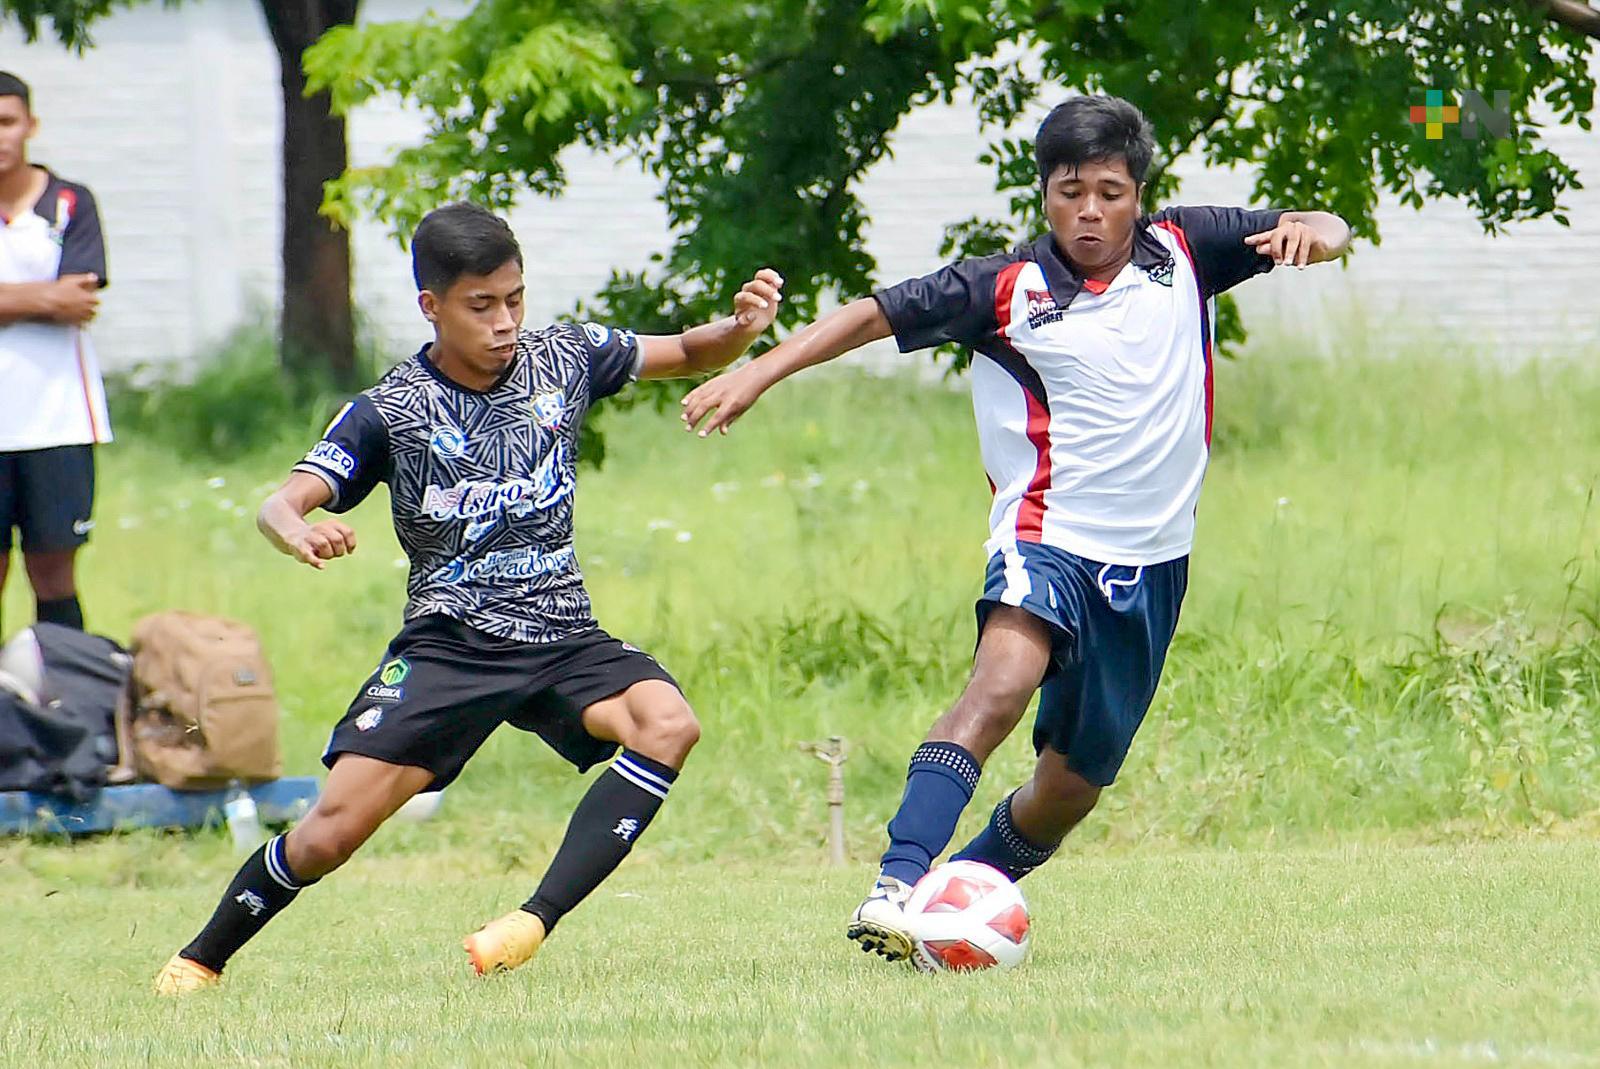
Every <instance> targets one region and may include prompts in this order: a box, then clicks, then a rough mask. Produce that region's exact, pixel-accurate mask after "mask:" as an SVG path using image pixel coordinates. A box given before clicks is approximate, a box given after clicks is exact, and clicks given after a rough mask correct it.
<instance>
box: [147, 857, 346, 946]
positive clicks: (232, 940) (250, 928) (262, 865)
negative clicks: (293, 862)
mask: <svg viewBox="0 0 1600 1069" xmlns="http://www.w3.org/2000/svg"><path fill="white" fill-rule="evenodd" d="M315 882H316V881H315V880H300V879H297V878H296V877H295V874H294V873H293V872H291V871H290V870H289V862H288V860H287V858H286V857H285V856H284V849H283V836H281V835H280V836H278V837H277V838H275V839H273V840H271V841H270V842H268V843H267V844H266V845H265V846H263V847H262V848H261V849H259V850H257V851H256V852H255V853H253V854H251V855H250V857H249V859H248V860H246V861H245V863H244V864H243V865H241V866H239V872H238V874H237V875H236V876H234V878H233V882H232V883H230V884H229V885H228V889H227V891H225V892H224V893H223V895H222V901H221V902H219V903H217V911H216V912H215V913H213V914H212V915H211V919H210V920H209V921H207V922H206V926H205V927H204V928H203V929H201V931H200V934H199V935H197V936H195V937H194V942H192V943H190V944H189V945H188V946H186V947H184V948H183V949H182V950H180V951H178V953H179V954H180V955H182V956H183V957H185V958H188V959H189V960H190V961H197V962H199V963H200V964H201V965H204V966H205V967H206V968H208V969H211V970H212V971H214V972H221V971H222V967H223V966H224V965H226V964H227V963H228V959H229V958H231V957H233V955H234V954H235V953H236V952H237V951H238V949H239V948H240V947H242V946H244V945H245V944H246V943H247V942H249V941H250V940H251V938H253V937H254V936H255V934H256V933H257V932H259V931H260V930H261V929H262V928H265V927H266V925H267V922H268V921H270V920H271V919H272V918H273V917H276V916H277V915H278V914H279V913H280V912H281V911H282V910H283V909H284V908H285V907H286V906H288V905H289V903H290V902H293V901H294V899H295V896H296V895H298V894H299V893H300V890H301V888H303V887H309V886H310V885H311V884H313V883H315Z"/></svg>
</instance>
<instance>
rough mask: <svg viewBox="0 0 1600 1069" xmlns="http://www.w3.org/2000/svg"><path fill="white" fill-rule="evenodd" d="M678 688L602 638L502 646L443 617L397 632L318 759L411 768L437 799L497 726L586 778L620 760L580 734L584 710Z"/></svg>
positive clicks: (622, 646)
mask: <svg viewBox="0 0 1600 1069" xmlns="http://www.w3.org/2000/svg"><path fill="white" fill-rule="evenodd" d="M646 679H660V680H663V681H665V682H667V683H671V684H672V685H673V686H677V685H678V683H677V680H675V679H673V678H672V676H671V675H670V674H669V673H668V672H667V670H666V669H665V668H662V667H661V665H659V664H657V663H656V660H655V658H654V657H651V656H650V655H649V654H647V653H644V652H643V651H641V650H638V649H636V648H634V647H633V646H630V645H628V644H627V643H625V642H619V641H618V640H617V639H614V638H612V637H611V636H610V635H608V634H606V633H605V632H604V631H602V630H601V629H600V628H598V627H596V628H595V629H594V630H592V631H585V632H583V633H582V634H579V635H572V636H569V637H567V638H563V639H558V640H557V641H555V642H543V643H530V642H517V641H515V640H513V639H508V638H498V637H496V636H494V635H489V634H485V633H484V632H482V631H479V630H477V629H476V628H473V627H468V626H467V625H466V624H464V623H462V622H460V621H459V620H454V619H451V618H450V617H448V616H419V617H417V618H416V619H414V620H410V621H408V622H407V623H406V625H405V626H404V627H402V628H401V629H400V633H399V634H398V635H396V636H395V638H394V641H393V642H391V643H389V648H388V650H387V651H385V653H384V655H383V661H382V663H381V664H379V665H378V668H377V670H376V671H374V672H373V673H372V676H371V677H370V678H369V679H368V680H367V681H366V682H365V683H363V684H362V685H361V690H360V691H359V692H358V693H357V694H356V698H355V700H354V701H353V702H351V703H350V709H349V711H348V712H346V713H345V715H344V718H343V719H341V720H340V721H339V723H338V724H336V725H334V729H333V734H332V736H330V737H329V739H328V747H327V749H326V750H325V751H324V752H323V755H322V763H323V764H325V765H327V766H328V767H329V768H332V767H333V763H334V761H335V760H336V759H337V758H338V756H339V755H340V754H344V753H354V754H362V755H364V756H366V757H375V758H377V759H378V760H380V761H388V762H391V763H392V764H397V765H416V766H419V767H421V768H426V769H427V770H428V771H430V772H432V773H433V774H434V780H433V783H432V784H430V785H429V786H428V787H427V790H430V791H437V790H440V789H442V788H444V787H445V786H446V785H447V784H449V783H450V781H451V780H453V779H455V778H456V776H458V775H460V774H461V769H462V767H463V766H464V765H465V764H466V763H467V761H468V760H469V759H470V758H471V757H472V755H473V754H474V753H476V752H477V751H478V747H480V746H482V745H483V744H484V741H485V740H487V739H488V738H489V736H490V735H491V734H493V733H494V729H495V728H497V727H499V726H500V725H501V724H502V723H509V724H511V726H513V727H516V728H519V729H521V730H523V731H531V732H534V733H536V734H537V735H538V736H539V737H540V738H541V739H543V740H544V741H545V742H546V743H547V744H548V745H549V746H550V748H551V749H553V750H555V751H556V752H557V753H558V754H560V755H561V756H562V757H564V758H566V759H567V760H568V761H571V762H572V763H573V764H574V765H576V766H578V771H580V772H582V771H584V770H586V769H588V768H589V767H590V766H591V765H595V764H598V763H599V762H601V761H604V760H606V759H607V758H609V757H610V756H611V755H612V754H613V753H615V752H616V749H617V746H616V743H613V742H606V741H604V740H602V739H597V738H595V737H593V736H592V735H590V734H589V733H588V732H587V731H585V730H584V729H583V723H582V714H583V710H584V709H585V708H586V707H587V706H590V705H593V704H594V703H595V702H597V701H600V700H601V699H603V698H609V697H611V696H612V695H614V694H620V693H621V692H622V691H624V690H627V689H628V688H629V687H631V686H633V685H634V684H635V683H639V682H642V681H643V680H646Z"/></svg>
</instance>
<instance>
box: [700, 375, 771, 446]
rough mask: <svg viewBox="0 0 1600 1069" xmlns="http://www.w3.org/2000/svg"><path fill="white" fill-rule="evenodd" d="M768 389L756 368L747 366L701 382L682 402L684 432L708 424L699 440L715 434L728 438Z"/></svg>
mask: <svg viewBox="0 0 1600 1069" xmlns="http://www.w3.org/2000/svg"><path fill="white" fill-rule="evenodd" d="M766 388H767V387H766V384H765V383H764V382H763V381H762V379H761V372H759V371H757V370H756V366H755V364H746V365H745V366H744V367H742V368H740V369H739V370H737V371H730V372H728V373H727V374H726V375H718V376H717V377H716V378H714V379H712V380H711V381H709V382H702V383H701V384H700V385H698V386H696V387H695V388H694V389H692V390H690V391H689V395H688V396H687V397H685V398H684V399H683V423H684V427H683V429H684V430H686V431H693V430H694V429H695V428H696V427H697V426H698V425H699V423H700V421H701V420H705V426H703V427H700V437H702V438H704V437H705V436H706V435H708V434H710V433H711V432H712V431H721V432H722V433H723V434H727V433H728V428H729V427H731V426H733V421H734V420H736V419H738V418H739V417H740V416H742V415H744V413H745V412H746V411H747V410H748V409H749V408H750V406H751V405H753V404H755V403H756V401H757V400H758V399H759V398H760V397H761V395H762V394H763V393H764V392H766ZM707 417H709V418H707Z"/></svg>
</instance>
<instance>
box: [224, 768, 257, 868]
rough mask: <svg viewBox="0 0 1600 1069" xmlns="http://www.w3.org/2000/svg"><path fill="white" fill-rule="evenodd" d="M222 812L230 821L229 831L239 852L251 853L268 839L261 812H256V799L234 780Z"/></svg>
mask: <svg viewBox="0 0 1600 1069" xmlns="http://www.w3.org/2000/svg"><path fill="white" fill-rule="evenodd" d="M222 814H223V816H224V817H226V818H227V821H228V832H229V834H230V835H232V836H233V848H234V849H235V850H237V851H238V852H239V853H241V854H244V853H249V852H250V851H251V850H254V849H255V848H256V847H258V846H260V845H261V843H262V842H263V841H264V840H265V839H266V837H267V833H266V831H265V830H264V829H263V828H262V827H261V814H259V813H257V812H256V800H255V799H254V798H252V797H250V795H249V793H248V792H247V791H246V790H245V789H244V788H243V787H241V786H240V785H239V781H238V780H234V781H233V783H232V784H231V785H230V786H229V789H228V800H227V801H226V802H224V803H223V804H222Z"/></svg>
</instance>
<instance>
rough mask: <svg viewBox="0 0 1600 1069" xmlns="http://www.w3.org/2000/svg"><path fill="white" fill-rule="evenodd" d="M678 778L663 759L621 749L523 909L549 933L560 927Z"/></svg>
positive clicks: (623, 852) (615, 862) (645, 824)
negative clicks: (561, 922) (559, 922)
mask: <svg viewBox="0 0 1600 1069" xmlns="http://www.w3.org/2000/svg"><path fill="white" fill-rule="evenodd" d="M677 778H678V773H677V772H676V771H674V770H673V769H671V768H668V767H667V766H666V765H663V764H662V763H661V762H659V761H652V760H651V759H650V758H648V757H644V756H642V755H640V754H636V753H634V752H633V751H632V750H624V751H622V753H621V755H619V756H618V757H617V759H616V760H615V761H613V762H612V763H611V767H610V768H608V769H606V770H605V771H604V772H602V773H601V774H600V778H599V779H597V780H595V781H594V786H593V787H590V788H589V792H588V793H587V794H585V795H584V796H583V800H582V801H581V802H579V803H578V808H577V809H575V810H573V811H572V820H571V821H570V822H569V823H568V824H567V834H566V837H565V838H563V839H562V840H561V847H560V849H558V850H557V851H556V856H555V857H554V858H553V859H552V860H551V862H550V867H549V868H548V869H547V870H545V874H544V879H543V880H541V881H540V883H539V889H538V890H537V891H535V892H534V893H533V897H532V898H530V899H528V900H527V901H526V902H524V903H523V904H522V908H523V909H524V910H526V911H527V912H529V913H532V914H533V915H534V916H535V917H538V918H539V920H540V921H541V922H542V923H543V924H544V930H545V931H546V932H547V933H548V932H549V931H551V930H552V929H553V928H555V926H556V922H557V921H559V920H561V918H562V917H564V916H565V915H566V914H567V913H569V912H571V911H572V908H573V907H574V906H576V905H577V904H578V903H579V902H582V901H583V900H584V898H585V897H587V896H588V894H589V892H591V891H593V890H594V889H595V888H596V887H598V886H600V883H601V881H602V880H604V879H605V878H606V877H607V876H609V875H611V873H612V872H613V871H614V870H615V869H616V867H617V866H618V865H620V864H622V859H623V858H625V857H627V856H628V851H630V850H632V849H633V844H634V843H635V842H637V841H638V839H639V836H641V835H643V834H644V830H645V828H647V827H649V826H650V820H651V818H653V817H654V816H655V815H656V810H658V809H660V808H661V803H662V802H664V801H666V800H667V790H668V789H669V788H670V787H671V786H672V782H673V781H674V780H676V779H677Z"/></svg>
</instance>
